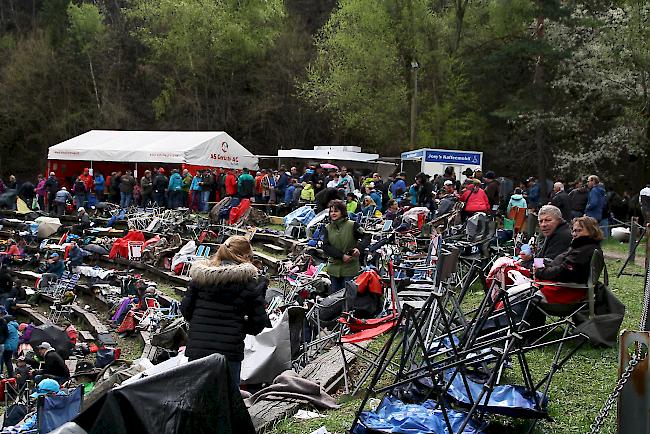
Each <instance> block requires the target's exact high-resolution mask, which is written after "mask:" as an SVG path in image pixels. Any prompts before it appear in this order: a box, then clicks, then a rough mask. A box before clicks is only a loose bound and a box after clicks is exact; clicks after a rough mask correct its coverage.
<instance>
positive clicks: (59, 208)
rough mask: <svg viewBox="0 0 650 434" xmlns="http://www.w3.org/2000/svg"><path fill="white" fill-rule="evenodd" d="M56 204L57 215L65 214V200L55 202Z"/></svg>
mask: <svg viewBox="0 0 650 434" xmlns="http://www.w3.org/2000/svg"><path fill="white" fill-rule="evenodd" d="M54 204H55V205H56V215H57V216H58V217H61V216H62V215H64V214H65V202H54Z"/></svg>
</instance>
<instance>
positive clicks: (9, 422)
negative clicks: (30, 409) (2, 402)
mask: <svg viewBox="0 0 650 434" xmlns="http://www.w3.org/2000/svg"><path fill="white" fill-rule="evenodd" d="M26 415H27V406H26V405H24V404H13V405H10V406H9V407H7V411H5V417H4V422H3V424H2V427H3V428H6V427H8V426H14V425H16V424H18V422H20V421H21V420H23V419H24V418H25V416H26Z"/></svg>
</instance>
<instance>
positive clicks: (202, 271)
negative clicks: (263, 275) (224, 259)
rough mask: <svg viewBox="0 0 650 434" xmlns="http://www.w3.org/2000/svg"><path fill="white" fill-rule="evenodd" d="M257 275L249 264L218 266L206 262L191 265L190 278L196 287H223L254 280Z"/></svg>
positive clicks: (255, 269) (254, 268) (254, 267)
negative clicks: (228, 284)
mask: <svg viewBox="0 0 650 434" xmlns="http://www.w3.org/2000/svg"><path fill="white" fill-rule="evenodd" d="M258 275H259V271H258V270H257V267H256V266H255V265H253V264H251V263H250V262H242V263H241V264H237V263H234V262H229V263H224V264H222V265H219V266H215V265H210V263H209V262H208V261H200V262H195V263H193V264H192V268H191V270H190V277H191V278H192V283H196V284H197V285H223V284H226V283H244V282H247V281H249V280H253V279H256V278H257V276H258Z"/></svg>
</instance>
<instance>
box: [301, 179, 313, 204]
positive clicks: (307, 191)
mask: <svg viewBox="0 0 650 434" xmlns="http://www.w3.org/2000/svg"><path fill="white" fill-rule="evenodd" d="M302 185H303V186H304V188H303V189H302V192H301V193H300V199H302V200H304V201H305V202H313V201H314V186H313V185H311V184H310V183H309V182H303V183H302Z"/></svg>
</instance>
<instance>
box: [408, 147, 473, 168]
mask: <svg viewBox="0 0 650 434" xmlns="http://www.w3.org/2000/svg"><path fill="white" fill-rule="evenodd" d="M403 155H404V154H402V158H404V157H403ZM425 161H427V162H429V163H448V164H471V165H477V166H480V165H481V154H480V153H479V152H466V151H444V150H427V151H426V157H425Z"/></svg>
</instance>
